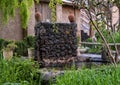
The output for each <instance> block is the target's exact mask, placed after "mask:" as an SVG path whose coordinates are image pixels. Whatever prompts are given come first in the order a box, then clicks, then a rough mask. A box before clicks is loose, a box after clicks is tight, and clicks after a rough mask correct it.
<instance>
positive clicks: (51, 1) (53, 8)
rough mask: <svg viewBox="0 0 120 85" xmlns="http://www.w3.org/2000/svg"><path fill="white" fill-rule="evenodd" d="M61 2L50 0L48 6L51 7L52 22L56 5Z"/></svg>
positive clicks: (59, 0)
mask: <svg viewBox="0 0 120 85" xmlns="http://www.w3.org/2000/svg"><path fill="white" fill-rule="evenodd" d="M57 4H62V0H50V3H49V7H50V9H51V20H52V22H53V23H54V22H55V21H56V5H57Z"/></svg>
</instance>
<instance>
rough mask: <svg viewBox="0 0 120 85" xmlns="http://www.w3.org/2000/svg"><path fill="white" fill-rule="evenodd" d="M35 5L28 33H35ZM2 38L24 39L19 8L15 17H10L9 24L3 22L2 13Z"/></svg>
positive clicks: (0, 36)
mask: <svg viewBox="0 0 120 85" xmlns="http://www.w3.org/2000/svg"><path fill="white" fill-rule="evenodd" d="M34 8H35V7H34V6H33V7H32V8H31V15H30V19H29V22H28V27H27V34H28V35H34V26H35V17H34V15H35V9H34ZM0 38H4V39H8V40H22V39H23V29H22V27H21V21H20V15H19V10H18V9H17V10H16V12H15V17H14V18H10V20H9V21H8V23H7V24H2V16H1V15H0Z"/></svg>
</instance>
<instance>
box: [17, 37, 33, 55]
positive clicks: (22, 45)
mask: <svg viewBox="0 0 120 85" xmlns="http://www.w3.org/2000/svg"><path fill="white" fill-rule="evenodd" d="M34 42H35V38H34V37H33V36H27V37H26V38H24V39H23V40H21V41H17V42H16V45H17V48H16V49H15V52H16V53H17V54H18V55H27V50H28V48H31V47H32V48H34Z"/></svg>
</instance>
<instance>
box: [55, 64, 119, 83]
mask: <svg viewBox="0 0 120 85" xmlns="http://www.w3.org/2000/svg"><path fill="white" fill-rule="evenodd" d="M119 70H120V65H118V67H117V68H115V67H113V66H103V67H101V68H96V69H94V68H92V69H81V70H77V71H76V70H72V71H66V72H65V73H64V75H62V76H58V77H57V79H56V85H119V83H120V76H119V75H120V71H119Z"/></svg>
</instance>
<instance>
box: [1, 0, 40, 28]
mask: <svg viewBox="0 0 120 85" xmlns="http://www.w3.org/2000/svg"><path fill="white" fill-rule="evenodd" d="M35 1H37V2H39V0H35ZM33 3H34V0H0V12H1V14H2V21H3V23H7V22H8V21H9V18H10V17H14V16H15V10H16V9H19V10H20V16H21V24H22V28H26V27H27V22H28V19H29V16H30V10H29V9H30V7H31V6H32V5H33Z"/></svg>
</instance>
